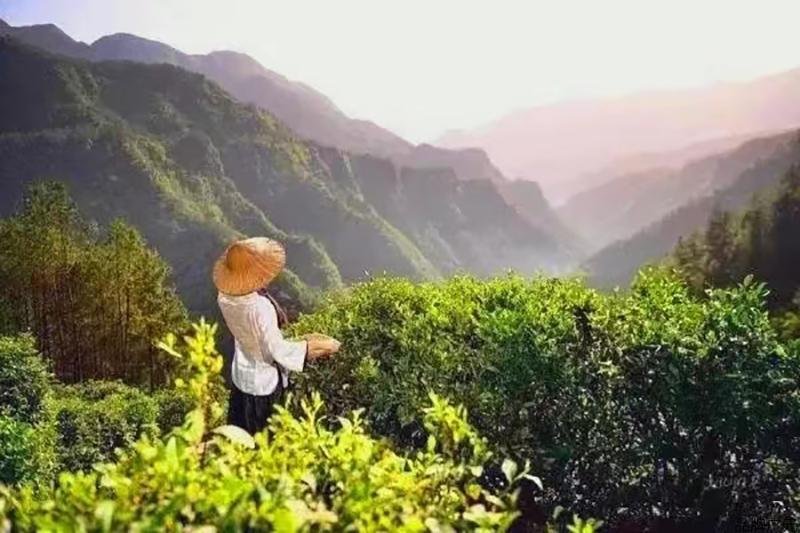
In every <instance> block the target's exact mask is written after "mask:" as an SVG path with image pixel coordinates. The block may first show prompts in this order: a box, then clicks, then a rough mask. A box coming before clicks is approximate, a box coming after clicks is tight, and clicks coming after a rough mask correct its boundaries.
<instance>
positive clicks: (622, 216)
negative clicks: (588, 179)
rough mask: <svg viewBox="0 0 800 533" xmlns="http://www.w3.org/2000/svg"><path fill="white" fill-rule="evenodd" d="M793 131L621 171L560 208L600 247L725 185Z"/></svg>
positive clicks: (567, 221) (571, 224) (563, 216)
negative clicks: (675, 164)
mask: <svg viewBox="0 0 800 533" xmlns="http://www.w3.org/2000/svg"><path fill="white" fill-rule="evenodd" d="M793 135H794V134H793V133H789V134H780V135H772V136H769V137H765V138H759V139H753V140H750V141H747V142H744V143H743V144H741V145H740V146H737V147H736V148H734V149H729V150H727V151H725V152H723V153H720V154H715V155H713V156H707V157H704V158H700V159H696V160H693V161H691V162H689V163H686V164H685V165H683V166H682V167H680V168H677V169H670V168H653V169H649V170H646V171H642V172H635V173H631V174H627V175H623V176H620V177H618V178H617V179H615V180H611V181H609V182H607V183H604V184H602V185H600V186H598V187H595V188H593V189H590V190H588V191H585V192H582V193H579V194H577V195H575V196H574V197H572V198H570V200H569V201H568V202H567V203H566V204H564V205H563V206H561V207H560V208H559V209H558V214H559V216H560V218H561V219H562V220H564V221H565V224H567V225H568V226H569V227H571V228H572V229H573V230H574V231H575V232H576V233H578V234H579V235H582V236H583V237H584V238H585V239H586V240H587V241H589V242H590V243H591V244H592V248H593V249H594V251H597V250H599V249H601V248H602V247H604V246H606V245H608V244H610V243H612V242H614V241H618V240H624V239H627V238H628V237H631V236H632V235H634V234H635V233H637V232H638V231H640V230H642V229H644V228H645V227H646V226H648V225H649V224H651V223H653V222H656V221H657V220H659V219H660V218H662V217H663V216H665V215H667V214H668V213H670V212H671V211H674V210H675V209H678V208H679V207H681V206H683V205H685V204H687V203H689V202H691V201H692V200H695V199H698V198H702V197H705V196H710V195H712V194H713V193H714V191H716V190H720V189H724V188H725V187H727V186H728V185H730V184H731V183H732V182H733V181H735V180H736V178H737V177H738V176H739V175H740V174H741V173H742V172H744V171H745V170H747V169H748V168H749V167H751V166H752V165H754V164H755V163H757V162H758V161H759V160H761V159H764V158H769V157H771V156H772V155H773V153H774V152H775V151H776V150H777V149H779V148H780V146H782V145H783V144H784V143H785V141H786V140H787V139H789V138H791V137H792V136H793Z"/></svg>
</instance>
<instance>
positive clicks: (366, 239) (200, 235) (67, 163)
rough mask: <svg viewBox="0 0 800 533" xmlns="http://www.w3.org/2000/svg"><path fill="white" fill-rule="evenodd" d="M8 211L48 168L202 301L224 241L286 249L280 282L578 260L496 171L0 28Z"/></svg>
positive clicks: (208, 303) (0, 184)
mask: <svg viewBox="0 0 800 533" xmlns="http://www.w3.org/2000/svg"><path fill="white" fill-rule="evenodd" d="M0 71H2V72H3V73H4V76H3V77H2V78H0V161H2V164H0V215H4V214H8V213H9V212H10V211H11V209H12V208H13V206H14V203H15V202H17V201H18V200H19V198H21V196H22V193H23V191H24V189H25V188H26V187H27V186H28V184H30V183H31V182H33V181H36V180H39V179H55V180H60V181H64V182H66V183H67V184H68V186H69V187H70V191H71V193H72V195H73V196H74V198H75V199H76V201H77V202H78V204H79V205H80V206H81V208H82V209H83V210H85V211H86V212H87V213H88V214H89V215H90V216H91V217H92V218H94V219H96V220H98V221H99V222H103V223H105V222H107V221H108V220H110V219H111V218H113V217H117V216H122V217H124V218H125V219H127V220H128V221H129V222H131V223H132V224H134V225H135V226H136V227H137V228H138V229H139V230H140V231H141V232H142V234H143V235H144V236H145V238H146V239H147V241H148V243H150V244H151V245H153V246H155V247H156V248H157V249H158V250H159V252H160V253H161V254H162V255H163V256H164V258H165V259H166V260H167V261H168V262H169V263H170V264H171V265H172V266H173V269H174V272H175V278H176V282H177V285H178V289H179V291H180V293H181V295H182V296H183V297H184V299H185V301H186V303H187V306H188V307H190V309H192V310H193V311H195V312H209V311H210V310H211V309H213V307H214V305H213V298H214V294H213V290H212V287H211V284H210V282H209V280H210V268H211V265H212V263H213V261H214V259H215V258H216V257H217V256H218V254H219V253H220V252H221V251H222V248H223V246H224V245H225V243H227V242H230V241H231V240H232V239H235V238H237V237H240V236H242V235H256V234H258V235H267V236H272V237H274V238H276V239H278V240H280V241H282V242H284V243H285V244H286V246H287V248H288V250H287V251H288V257H289V262H288V272H287V274H286V276H284V279H283V280H282V281H281V282H280V287H281V288H282V290H283V292H284V293H285V295H286V296H287V298H288V297H292V296H293V297H294V299H299V300H304V299H305V300H307V299H308V297H309V296H308V295H309V294H310V293H309V287H310V288H312V289H313V288H330V287H337V286H339V285H340V284H341V283H342V281H354V280H358V279H361V278H363V277H364V276H365V275H370V274H381V273H383V272H387V273H391V274H396V275H402V276H408V277H411V278H417V279H420V278H430V277H435V276H437V275H439V274H440V273H443V272H450V271H454V270H469V271H472V272H476V273H480V274H489V273H492V272H496V271H497V270H499V269H500V268H503V267H511V268H517V269H520V270H524V271H531V270H534V269H539V268H550V267H553V266H554V265H557V264H563V263H564V262H566V261H571V260H572V258H570V257H568V255H567V254H566V253H565V251H564V250H562V249H561V247H560V246H559V244H558V243H557V242H556V240H555V239H554V238H552V237H551V236H549V235H547V234H546V233H545V232H543V231H541V230H539V229H538V228H535V227H533V226H532V225H531V224H530V223H528V222H527V221H526V220H525V219H524V218H523V217H522V216H521V215H520V214H519V213H517V211H516V210H515V209H513V208H512V207H510V206H509V205H508V204H507V203H505V201H503V199H502V196H501V195H500V193H499V192H498V191H497V188H496V186H495V184H494V183H493V182H491V181H490V180H475V181H461V180H459V179H457V178H456V176H455V173H454V171H453V170H452V169H412V168H399V167H397V166H396V165H394V164H393V163H392V162H390V161H388V160H384V159H380V158H375V157H373V156H359V155H353V154H348V153H346V152H343V151H340V150H337V149H335V148H330V147H324V146H320V145H318V144H316V143H313V142H308V141H303V140H299V139H298V138H296V137H294V136H293V135H292V134H291V133H290V132H289V130H287V129H286V128H285V127H284V126H283V125H282V124H281V123H280V122H279V121H278V120H276V119H275V117H273V116H272V115H271V114H269V113H267V112H265V111H263V110H260V109H258V108H256V107H254V106H252V105H245V104H241V103H239V102H238V101H236V100H235V99H234V98H233V97H232V96H231V95H229V94H228V93H226V92H225V91H224V90H223V89H222V88H220V87H219V86H218V85H217V84H215V83H213V82H211V81H209V80H208V79H207V78H205V77H204V76H202V75H200V74H195V73H191V72H189V71H187V70H184V69H182V68H178V67H175V66H171V65H167V64H158V65H148V64H144V63H134V62H87V61H76V60H71V59H67V58H63V57H59V56H53V55H50V54H47V53H44V52H39V51H37V50H35V49H32V48H28V47H27V46H24V45H21V44H17V43H15V42H14V41H13V40H10V39H7V38H5V39H2V40H0Z"/></svg>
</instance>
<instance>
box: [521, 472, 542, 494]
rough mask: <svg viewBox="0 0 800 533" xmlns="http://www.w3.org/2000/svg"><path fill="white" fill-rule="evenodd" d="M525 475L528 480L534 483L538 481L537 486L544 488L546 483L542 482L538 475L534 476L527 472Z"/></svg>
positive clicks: (540, 488)
mask: <svg viewBox="0 0 800 533" xmlns="http://www.w3.org/2000/svg"><path fill="white" fill-rule="evenodd" d="M523 477H524V478H525V479H528V480H530V481H533V482H534V483H536V486H537V487H539V490H544V484H543V483H542V480H541V478H539V477H538V476H532V475H530V474H525V475H524V476H523Z"/></svg>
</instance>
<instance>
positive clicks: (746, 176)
mask: <svg viewBox="0 0 800 533" xmlns="http://www.w3.org/2000/svg"><path fill="white" fill-rule="evenodd" d="M753 142H756V141H751V143H753ZM760 142H761V143H766V145H767V147H768V148H769V145H770V144H772V145H773V146H772V150H771V153H767V152H764V153H763V154H762V156H761V157H759V158H757V159H756V160H753V161H752V162H751V163H750V164H747V163H745V164H741V162H737V161H736V160H731V161H730V162H729V164H730V165H732V166H733V167H736V165H740V166H739V168H740V169H741V171H740V172H738V173H736V172H734V173H732V174H724V175H723V177H725V178H726V179H724V180H723V181H722V182H720V186H719V187H718V188H717V189H715V190H713V191H711V192H710V193H709V194H706V195H703V196H698V197H696V198H694V199H693V200H691V201H689V202H688V203H686V204H684V205H682V206H679V207H678V208H676V209H674V210H672V211H670V212H669V213H667V214H666V215H664V216H662V217H661V218H659V219H658V220H656V221H654V222H652V223H650V224H649V225H647V226H646V227H645V228H643V229H642V230H640V231H639V232H637V233H636V234H634V235H632V236H630V237H628V238H626V239H622V240H618V241H616V242H613V243H611V244H609V245H608V246H606V247H604V248H603V249H601V250H599V251H598V252H596V253H595V254H593V255H592V256H591V257H590V258H589V259H587V260H586V261H585V262H584V264H583V266H584V268H585V270H586V271H587V272H588V274H589V279H590V280H591V281H592V283H593V284H595V285H597V286H600V287H604V288H610V287H614V286H623V285H625V284H627V283H628V282H629V281H630V280H631V278H632V276H633V274H634V273H635V271H636V270H637V269H638V268H639V267H641V266H642V265H643V264H645V263H647V262H650V261H656V260H658V259H660V258H662V257H664V256H666V255H667V254H668V253H669V252H670V251H672V250H673V249H674V247H675V246H676V245H677V243H678V241H679V240H680V239H681V238H688V237H690V236H691V235H693V234H694V233H695V232H696V231H699V230H700V229H702V228H703V227H704V226H705V225H706V224H707V223H708V221H709V220H710V218H711V216H712V215H713V213H714V212H715V211H732V210H737V209H741V208H743V207H745V206H746V205H748V203H749V202H750V201H751V200H752V198H753V196H755V195H758V194H762V193H763V192H765V191H770V190H771V189H772V188H773V187H775V186H777V184H778V183H779V182H780V180H781V179H782V177H783V175H784V174H785V173H786V172H787V171H788V170H789V169H790V168H791V167H792V166H793V165H796V164H797V163H798V162H800V133H798V132H797V131H794V132H790V133H785V134H781V135H778V136H775V137H774V138H771V139H762V140H760ZM746 144H748V143H746ZM752 147H753V145H751V147H750V148H752ZM755 148H758V147H757V146H756V147H755ZM734 152H735V151H734ZM734 155H736V154H734ZM700 163H702V162H700ZM706 163H707V164H708V163H712V165H713V162H709V161H706Z"/></svg>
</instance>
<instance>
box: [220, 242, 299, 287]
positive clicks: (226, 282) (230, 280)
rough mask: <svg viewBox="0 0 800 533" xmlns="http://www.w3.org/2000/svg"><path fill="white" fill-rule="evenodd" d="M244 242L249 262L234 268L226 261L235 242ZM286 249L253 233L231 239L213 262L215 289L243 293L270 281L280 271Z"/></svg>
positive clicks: (241, 244) (265, 284)
mask: <svg viewBox="0 0 800 533" xmlns="http://www.w3.org/2000/svg"><path fill="white" fill-rule="evenodd" d="M237 245H239V246H246V247H247V250H248V253H249V254H250V256H251V258H250V259H251V261H250V264H248V265H246V266H244V267H241V266H240V267H239V268H237V269H233V268H231V267H230V265H229V264H228V261H227V257H228V252H229V251H230V250H231V248H233V247H234V246H237ZM285 265H286V252H285V250H284V248H283V246H281V245H280V243H278V242H277V241H274V240H272V239H268V238H266V237H255V238H251V239H246V240H244V241H239V242H237V243H233V244H232V245H230V246H228V248H226V249H225V252H224V253H223V254H222V256H221V257H220V258H219V259H218V260H217V261H216V263H215V264H214V271H213V278H214V285H215V286H216V287H217V290H219V291H220V292H222V293H224V294H229V295H231V296H242V295H244V294H249V293H251V292H255V291H257V290H259V289H262V288H264V287H266V286H267V285H269V284H270V283H271V282H272V281H274V279H275V278H276V277H277V276H278V275H279V274H280V273H281V271H283V268H284V266H285Z"/></svg>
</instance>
